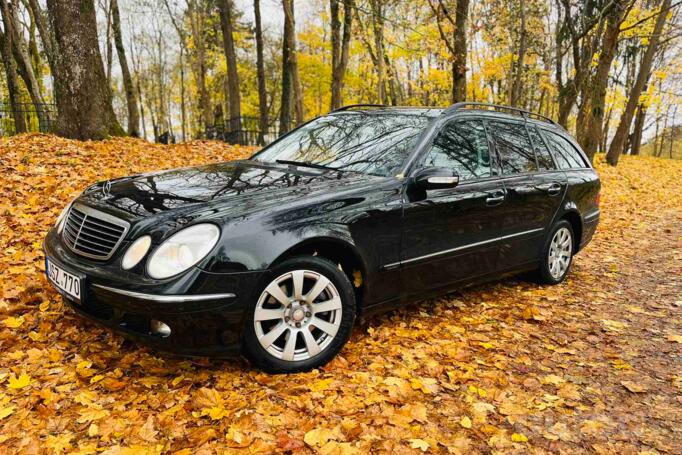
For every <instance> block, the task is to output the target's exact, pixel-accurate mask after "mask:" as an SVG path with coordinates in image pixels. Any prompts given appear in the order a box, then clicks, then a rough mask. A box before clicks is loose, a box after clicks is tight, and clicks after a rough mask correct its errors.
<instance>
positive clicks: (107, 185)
mask: <svg viewBox="0 0 682 455" xmlns="http://www.w3.org/2000/svg"><path fill="white" fill-rule="evenodd" d="M102 196H104V197H105V198H109V197H111V182H110V181H109V180H107V181H106V182H104V185H102Z"/></svg>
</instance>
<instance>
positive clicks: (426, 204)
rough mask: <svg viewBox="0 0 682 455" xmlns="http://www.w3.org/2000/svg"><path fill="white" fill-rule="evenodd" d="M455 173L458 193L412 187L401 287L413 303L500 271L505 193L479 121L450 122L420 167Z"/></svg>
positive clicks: (407, 207) (406, 206) (408, 189)
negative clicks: (498, 262)
mask: <svg viewBox="0 0 682 455" xmlns="http://www.w3.org/2000/svg"><path fill="white" fill-rule="evenodd" d="M427 166H439V167H449V168H451V169H454V170H455V171H456V172H457V174H458V175H459V178H460V183H459V185H458V186H457V187H455V188H449V189H438V190H428V191H426V190H423V189H419V188H416V187H415V186H414V185H413V184H410V183H408V184H407V187H406V191H405V198H404V206H403V207H404V208H403V238H402V249H401V255H400V257H401V260H400V263H399V264H396V265H397V266H399V267H401V274H400V276H401V283H402V291H403V295H404V297H406V298H407V299H412V298H414V297H417V296H420V295H423V293H425V292H429V291H434V292H436V291H440V290H443V289H444V288H448V287H452V285H453V284H455V283H457V282H461V281H464V280H468V279H471V278H473V277H476V276H480V275H483V274H486V273H490V272H493V271H494V270H495V268H496V261H497V253H498V248H499V245H498V242H497V240H498V239H497V238H498V237H499V235H500V229H501V218H500V216H499V211H500V209H501V208H502V207H504V205H505V199H506V191H505V189H504V185H503V183H502V181H501V180H500V178H499V176H497V175H495V174H496V173H495V172H493V169H494V166H493V165H492V163H491V154H490V147H489V144H488V139H487V136H486V131H485V128H484V125H483V122H482V121H481V120H477V119H467V120H452V121H450V122H449V123H446V124H445V125H444V126H443V128H442V129H441V131H440V132H439V133H438V134H437V136H436V138H435V139H434V141H433V143H432V145H431V146H430V148H429V150H428V151H427V152H426V153H425V154H424V156H423V158H422V159H421V162H420V163H419V164H418V168H419V167H427Z"/></svg>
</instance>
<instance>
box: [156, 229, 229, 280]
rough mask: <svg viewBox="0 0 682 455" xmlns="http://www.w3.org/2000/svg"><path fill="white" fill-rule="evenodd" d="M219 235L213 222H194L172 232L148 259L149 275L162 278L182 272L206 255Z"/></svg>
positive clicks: (218, 230)
mask: <svg viewBox="0 0 682 455" xmlns="http://www.w3.org/2000/svg"><path fill="white" fill-rule="evenodd" d="M219 236H220V229H218V227H217V226H215V225H213V224H195V225H194V226H190V227H188V228H185V229H183V230H181V231H179V232H177V233H175V234H173V235H172V236H171V237H169V238H168V240H166V241H165V242H163V243H162V244H161V246H160V247H158V248H157V249H156V251H154V253H153V254H152V256H151V258H150V259H149V263H148V264H147V272H148V273H149V276H151V277H152V278H156V279H162V278H168V277H170V276H173V275H177V274H178V273H180V272H184V271H185V270H187V269H188V268H190V267H192V266H193V265H195V264H196V263H197V262H199V261H201V260H202V259H203V258H205V257H206V255H207V254H208V253H209V252H210V251H211V250H212V249H213V247H214V246H215V244H216V243H217V242H218V237H219Z"/></svg>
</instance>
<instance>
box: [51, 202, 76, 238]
mask: <svg viewBox="0 0 682 455" xmlns="http://www.w3.org/2000/svg"><path fill="white" fill-rule="evenodd" d="M74 201H75V199H74ZM72 205H73V201H71V202H69V203H68V204H66V207H64V208H63V209H62V212H61V213H60V214H59V216H58V217H57V221H55V223H54V225H55V226H57V234H61V233H62V231H63V230H64V220H66V214H67V213H69V209H70V208H71V206H72Z"/></svg>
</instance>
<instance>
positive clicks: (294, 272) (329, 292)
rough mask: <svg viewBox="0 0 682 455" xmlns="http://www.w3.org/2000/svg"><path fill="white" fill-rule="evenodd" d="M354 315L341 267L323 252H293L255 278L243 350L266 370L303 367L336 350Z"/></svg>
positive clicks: (323, 359)
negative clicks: (257, 283)
mask: <svg viewBox="0 0 682 455" xmlns="http://www.w3.org/2000/svg"><path fill="white" fill-rule="evenodd" d="M313 293H314V294H316V295H311V294H313ZM311 298H312V300H311ZM323 305H324V306H323ZM354 321H355V292H354V291H353V286H352V285H351V283H350V281H349V280H348V277H347V276H346V275H345V274H344V273H343V271H341V270H340V269H339V268H338V266H337V265H336V264H334V263H333V262H331V261H329V260H327V259H324V258H320V257H317V256H299V257H295V258H292V259H289V260H287V261H285V262H283V263H282V264H280V265H278V266H276V267H274V268H273V269H272V270H271V271H270V273H268V274H266V276H265V277H264V278H263V280H261V282H260V283H259V285H258V287H257V290H256V292H255V293H254V296H253V298H252V299H251V301H250V302H249V305H248V307H247V310H246V317H245V325H244V331H243V352H244V355H245V356H246V357H247V358H248V359H249V360H250V361H251V362H252V364H254V365H255V366H257V367H258V368H260V369H262V370H264V371H266V372H268V373H295V372H299V371H308V370H311V369H313V368H317V367H320V366H322V365H324V364H326V363H327V362H329V361H330V360H331V359H333V358H334V357H335V356H336V354H338V353H339V351H340V350H341V348H343V346H344V345H345V344H346V342H347V341H348V338H350V335H351V331H352V329H353V323H354ZM292 336H293V337H294V338H293V341H292V338H291V337H292Z"/></svg>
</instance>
